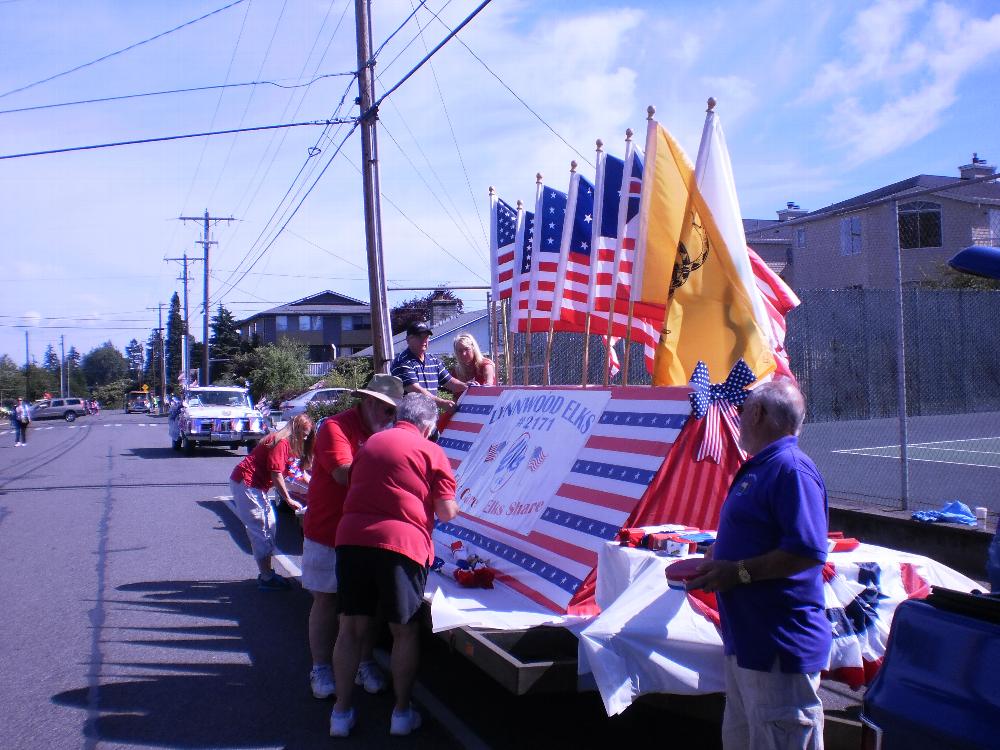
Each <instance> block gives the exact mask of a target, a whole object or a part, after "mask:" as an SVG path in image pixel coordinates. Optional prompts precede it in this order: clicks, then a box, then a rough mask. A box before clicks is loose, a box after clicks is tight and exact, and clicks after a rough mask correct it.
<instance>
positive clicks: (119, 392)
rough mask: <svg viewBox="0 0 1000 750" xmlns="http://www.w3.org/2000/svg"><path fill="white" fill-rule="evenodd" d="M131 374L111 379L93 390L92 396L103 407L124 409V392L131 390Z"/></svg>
mask: <svg viewBox="0 0 1000 750" xmlns="http://www.w3.org/2000/svg"><path fill="white" fill-rule="evenodd" d="M132 384H133V383H132V379H131V376H130V377H127V378H121V379H119V380H112V381H111V382H110V383H105V384H104V385H101V386H98V387H97V388H95V389H94V390H93V396H94V398H96V399H97V400H98V402H100V404H101V406H102V407H103V408H105V409H124V408H125V394H126V393H128V392H129V391H131V390H132Z"/></svg>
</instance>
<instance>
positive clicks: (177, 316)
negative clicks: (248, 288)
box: [167, 292, 190, 383]
mask: <svg viewBox="0 0 1000 750" xmlns="http://www.w3.org/2000/svg"><path fill="white" fill-rule="evenodd" d="M186 333H187V332H186V331H185V328H184V318H183V317H182V316H181V298H180V297H179V296H178V295H177V292H174V296H173V297H171V298H170V312H169V313H167V382H168V383H176V382H177V376H178V375H180V373H181V350H182V349H183V347H184V335H185V334H186ZM188 366H189V367H190V365H188Z"/></svg>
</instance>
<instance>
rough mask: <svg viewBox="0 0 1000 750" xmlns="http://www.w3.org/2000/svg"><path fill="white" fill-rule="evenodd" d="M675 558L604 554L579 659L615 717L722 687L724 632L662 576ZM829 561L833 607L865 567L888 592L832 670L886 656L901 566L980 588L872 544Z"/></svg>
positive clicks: (637, 552) (842, 646) (837, 651)
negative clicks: (664, 698)
mask: <svg viewBox="0 0 1000 750" xmlns="http://www.w3.org/2000/svg"><path fill="white" fill-rule="evenodd" d="M676 559H677V558H673V557H665V556H661V555H658V554H656V553H653V552H650V551H648V550H642V549H632V548H628V547H620V546H619V545H617V544H615V543H609V544H607V545H606V546H605V547H604V548H603V549H602V550H601V551H600V553H599V562H598V568H597V570H598V577H597V602H598V604H599V605H600V606H601V610H602V611H601V614H600V615H598V616H597V617H596V618H594V619H593V620H591V622H590V623H589V624H588V625H587V626H586V627H585V628H584V629H583V630H582V631H581V633H580V651H579V657H580V666H581V670H582V671H585V670H586V669H587V668H589V670H590V671H592V672H593V675H594V679H595V681H596V683H597V687H598V689H599V691H600V693H601V697H602V699H603V700H604V705H605V708H606V709H607V712H608V714H609V715H614V714H618V713H621V712H622V711H624V710H625V709H626V708H627V707H628V706H629V705H630V704H631V703H632V701H634V700H635V699H636V698H637V697H638V696H639V695H642V694H644V693H677V694H687V695H691V694H703V693H712V692H720V691H722V690H723V689H724V683H723V666H722V665H723V652H722V640H721V638H720V636H719V632H718V630H717V629H716V627H715V625H714V624H712V622H710V621H709V620H708V619H707V618H706V617H705V616H704V615H703V614H702V613H700V612H699V611H698V610H697V609H696V608H695V607H694V606H692V603H691V601H690V600H689V598H688V595H687V593H686V592H684V591H680V590H676V589H671V588H669V587H668V586H667V581H666V578H665V576H664V573H663V571H664V569H665V568H666V567H667V565H669V564H670V563H672V562H674V561H675V560H676ZM829 560H830V562H831V563H833V564H834V565H835V566H836V568H837V570H838V575H837V576H836V577H835V578H834V579H833V580H832V581H831V582H830V583H828V585H827V586H826V589H827V606H828V607H832V606H838V602H839V603H840V604H843V603H846V602H845V600H846V601H850V600H851V598H853V597H854V596H856V595H857V594H858V592H859V591H863V590H864V588H865V587H864V586H861V585H859V584H858V583H857V581H856V580H852V575H851V573H852V571H854V572H856V571H857V569H858V567H859V564H862V563H863V564H866V565H871V564H875V565H877V566H878V567H879V569H880V571H881V583H880V586H879V592H880V594H881V595H884V596H880V598H879V603H878V610H877V612H876V615H875V619H874V621H873V622H872V624H871V627H869V628H868V629H867V630H866V631H865V633H864V635H863V637H862V638H860V639H859V638H856V637H854V638H840V639H837V640H835V648H834V650H833V651H832V652H831V654H832V659H833V661H834V666H838V663H839V662H844V663H851V662H853V661H854V660H856V661H857V662H858V664H860V663H861V662H862V660H865V661H871V660H872V659H873V658H876V657H877V656H879V655H880V654H881V653H884V650H885V638H886V636H887V635H888V630H889V624H890V622H891V613H892V612H893V611H895V607H896V605H898V604H899V602H901V601H903V600H905V599H906V598H907V594H906V591H905V590H904V586H903V584H902V582H901V581H902V576H901V573H900V571H901V569H902V568H901V565H902V564H904V563H909V564H910V566H912V570H913V571H915V572H916V573H917V574H918V575H919V576H920V578H922V579H923V580H924V581H926V582H927V583H928V584H932V585H937V586H945V587H947V588H951V589H956V590H959V591H971V590H972V589H974V588H976V583H975V581H972V580H971V579H969V578H966V577H965V576H963V575H961V574H960V573H957V572H955V571H954V570H951V569H950V568H948V567H946V566H944V565H941V564H939V563H936V562H934V561H933V560H931V559H929V558H926V557H922V556H920V555H912V554H909V553H905V552H897V551H895V550H890V549H885V548H883V547H875V546H873V545H867V544H862V545H861V546H859V547H858V548H857V549H855V550H853V551H851V552H843V553H836V554H831V555H830V556H829ZM840 571H843V574H841V573H840ZM835 635H836V633H835Z"/></svg>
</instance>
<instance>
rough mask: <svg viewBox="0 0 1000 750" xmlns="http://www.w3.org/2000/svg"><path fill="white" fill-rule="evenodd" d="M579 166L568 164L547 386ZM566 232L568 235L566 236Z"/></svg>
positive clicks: (546, 378)
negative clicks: (567, 188) (566, 194)
mask: <svg viewBox="0 0 1000 750" xmlns="http://www.w3.org/2000/svg"><path fill="white" fill-rule="evenodd" d="M577 166H579V165H578V164H577V163H576V160H575V159H574V160H573V161H571V162H570V163H569V194H568V197H567V201H566V216H565V219H564V221H563V230H562V231H563V233H562V236H563V239H562V242H561V243H560V250H559V272H558V273H557V275H556V284H555V290H554V291H553V294H552V310H551V312H550V313H549V340H548V342H546V345H545V370H544V373H543V378H544V385H549V375H550V364H551V362H552V345H553V343H554V340H555V337H556V336H555V333H556V318H557V317H561V316H562V297H563V292H562V288H563V284H564V283H565V282H564V280H565V277H566V263H567V257H566V256H567V255H568V254H569V239H568V238H569V237H572V232H573V212H574V211H575V210H576V208H575V206H576V198H575V195H576V189H577V181H576V180H577V175H576V168H577ZM567 232H569V233H570V234H568V235H567Z"/></svg>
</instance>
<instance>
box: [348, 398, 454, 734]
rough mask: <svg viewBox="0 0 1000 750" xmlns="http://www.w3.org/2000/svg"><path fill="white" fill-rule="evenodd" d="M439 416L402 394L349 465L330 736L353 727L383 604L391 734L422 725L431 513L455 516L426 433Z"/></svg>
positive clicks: (442, 460) (441, 458) (447, 479)
mask: <svg viewBox="0 0 1000 750" xmlns="http://www.w3.org/2000/svg"><path fill="white" fill-rule="evenodd" d="M436 422H437V406H436V404H435V403H434V401H433V400H432V399H431V398H430V397H429V396H425V395H424V394H422V393H409V394H407V395H406V396H404V397H403V399H402V400H401V401H400V402H399V407H398V408H397V410H396V425H395V426H394V427H393V428H392V429H389V430H385V431H384V432H379V433H377V434H375V435H372V436H371V437H370V438H368V440H367V442H366V443H365V445H364V447H363V448H361V450H359V451H358V452H357V454H356V455H355V456H354V463H353V464H352V465H351V478H350V485H349V487H348V490H347V497H346V499H345V500H344V513H343V516H342V517H341V520H340V525H339V526H338V527H337V540H336V544H337V547H336V549H337V581H338V584H339V594H338V596H339V602H338V603H339V606H340V613H341V615H340V634H339V635H338V636H337V643H336V645H335V646H334V649H333V671H334V677H335V678H336V684H337V702H336V704H334V707H333V712H332V713H331V715H330V734H331V735H332V736H334V737H347V736H348V735H349V734H350V732H351V728H352V727H353V726H354V723H355V717H354V709H353V708H352V705H351V695H352V692H353V689H354V676H355V674H356V672H357V670H358V663H359V661H360V659H361V645H362V642H363V639H364V634H365V633H366V632H367V631H368V629H369V628H370V627H371V622H372V618H373V617H374V616H375V613H376V610H379V609H380V610H381V612H382V613H383V614H384V615H385V617H386V619H387V620H388V622H389V630H390V631H391V633H392V657H391V671H392V684H393V690H394V692H395V697H396V706H395V709H394V710H393V712H392V721H391V725H390V728H389V732H390V734H395V735H405V734H409V733H410V732H411V731H413V730H414V729H416V728H417V727H419V726H420V714H418V713H417V712H416V711H415V710H414V709H413V708H412V707H411V706H410V692H411V690H412V688H413V681H414V679H415V678H416V674H417V665H418V661H419V655H420V631H419V628H418V623H417V621H416V615H417V612H418V611H419V610H420V606H421V604H423V597H424V586H425V585H426V583H427V571H428V569H429V566H430V563H431V561H432V560H433V558H434V548H433V545H432V542H431V531H432V530H433V528H434V516H437V517H438V518H439V519H441V520H442V521H450V520H451V519H452V518H454V517H455V516H456V515H458V505H457V504H456V502H455V477H454V475H453V474H452V472H451V464H450V463H449V462H448V458H447V456H445V454H444V451H443V450H441V448H440V446H438V445H436V444H434V443H432V442H430V441H429V440H428V439H427V437H428V436H429V435H430V434H431V431H432V430H433V429H434V427H435V424H436Z"/></svg>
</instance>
